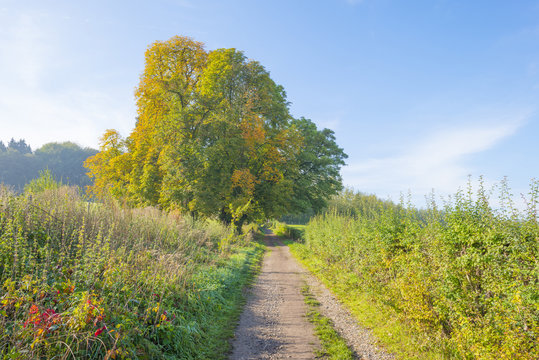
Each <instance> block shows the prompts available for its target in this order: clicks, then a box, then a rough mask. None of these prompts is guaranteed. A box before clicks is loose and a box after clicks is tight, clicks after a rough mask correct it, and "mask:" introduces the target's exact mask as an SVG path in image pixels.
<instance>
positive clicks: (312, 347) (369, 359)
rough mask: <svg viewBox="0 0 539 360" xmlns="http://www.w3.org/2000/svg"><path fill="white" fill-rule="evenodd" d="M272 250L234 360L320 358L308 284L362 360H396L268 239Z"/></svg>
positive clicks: (242, 327) (244, 321)
mask: <svg viewBox="0 0 539 360" xmlns="http://www.w3.org/2000/svg"><path fill="white" fill-rule="evenodd" d="M266 244H267V247H268V253H267V254H266V256H265V258H264V261H263V263H262V269H261V272H260V275H259V276H258V279H257V281H256V283H255V285H254V286H253V287H252V288H251V289H250V294H249V297H248V299H247V304H246V305H245V308H244V311H243V313H242V315H241V318H240V323H239V325H238V328H237V329H236V334H235V338H234V342H233V349H234V350H233V353H232V356H231V357H230V359H231V360H245V359H297V360H301V359H315V358H316V357H315V355H314V354H315V351H316V350H317V349H319V348H320V343H319V341H318V338H317V337H316V336H315V335H314V327H313V325H312V324H311V323H310V322H308V320H307V318H306V317H305V315H306V312H307V306H306V305H305V302H304V298H303V295H302V294H301V288H302V286H303V285H304V284H307V285H308V286H309V288H310V290H311V292H312V293H313V295H314V296H315V297H316V299H317V300H318V301H319V302H320V309H319V310H320V312H321V313H322V314H323V315H324V316H326V317H328V318H329V319H331V321H332V322H333V325H334V328H335V330H336V331H337V332H338V333H339V334H340V335H341V336H342V337H343V338H344V339H345V341H346V343H347V344H348V346H349V347H350V349H351V350H352V351H353V353H354V357H355V358H356V359H362V360H392V359H394V357H393V355H391V354H389V353H387V352H386V351H384V349H381V348H380V347H379V346H377V345H376V341H375V339H374V337H373V336H372V335H371V332H370V330H368V329H365V328H363V327H362V326H360V325H359V324H358V323H357V321H356V320H355V319H354V318H353V317H352V315H351V314H350V312H349V311H348V310H347V309H346V308H345V307H344V306H343V305H342V304H341V303H340V302H339V301H338V300H337V299H336V298H335V296H334V295H333V294H332V293H331V292H330V291H329V290H328V289H327V288H326V287H325V286H324V285H323V284H322V283H321V282H320V281H319V280H318V279H317V278H316V277H314V276H313V275H312V274H311V273H309V272H308V271H307V270H305V269H304V268H303V267H302V266H301V265H299V264H298V262H297V261H296V260H295V259H294V257H293V256H292V255H291V254H290V250H289V248H288V246H285V245H284V244H283V243H282V242H281V241H280V240H279V238H278V237H277V236H275V235H272V234H268V235H267V236H266Z"/></svg>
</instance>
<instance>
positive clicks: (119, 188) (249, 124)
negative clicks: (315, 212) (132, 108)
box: [86, 36, 345, 228]
mask: <svg viewBox="0 0 539 360" xmlns="http://www.w3.org/2000/svg"><path fill="white" fill-rule="evenodd" d="M135 96H136V100H137V108H138V118H137V122H136V126H135V129H134V130H133V132H132V133H131V135H130V136H129V137H128V138H127V139H125V140H124V139H121V138H119V136H118V134H117V132H115V131H113V130H110V131H108V132H107V133H106V134H105V135H104V137H103V138H102V143H101V152H100V153H99V154H97V155H96V156H95V157H93V158H90V159H89V160H88V161H87V163H86V165H87V167H88V168H89V170H90V172H89V175H90V176H91V177H93V178H95V182H94V186H93V187H92V189H91V190H92V191H93V193H94V194H96V195H100V196H104V195H106V194H112V195H114V196H117V197H122V198H123V199H124V200H126V201H128V202H129V203H130V204H132V205H134V206H145V205H158V206H161V207H163V208H168V209H180V210H182V211H188V212H191V213H193V214H198V215H202V216H219V217H220V218H221V219H222V220H223V221H225V222H234V223H235V224H236V226H238V228H240V227H241V224H242V223H243V222H244V221H246V220H249V219H251V220H253V219H261V218H267V217H273V216H279V215H282V214H283V213H286V212H290V211H295V210H298V209H303V208H305V207H310V208H318V207H319V203H320V201H319V198H325V197H327V196H328V195H331V194H332V193H335V192H336V191H338V190H339V189H340V183H341V181H340V177H339V174H338V172H339V168H340V166H341V165H342V164H343V162H342V159H343V158H344V157H345V155H344V153H343V152H342V149H340V148H338V147H337V145H336V144H335V141H334V140H335V138H334V137H333V134H332V133H331V132H328V131H329V130H323V131H321V132H319V131H318V130H317V129H316V126H315V125H314V124H313V123H312V122H310V121H308V120H305V119H300V120H294V119H293V118H292V117H291V116H290V114H289V109H288V102H287V100H286V94H285V92H284V89H283V88H282V87H281V86H279V85H277V84H276V83H275V82H274V81H273V80H272V79H271V78H270V76H269V73H268V72H267V71H266V70H265V69H264V67H263V66H262V65H260V64H259V63H258V62H256V61H252V60H248V59H247V58H246V57H245V55H244V54H243V53H242V52H241V51H238V50H236V49H217V50H213V51H209V52H207V51H205V50H204V47H203V44H201V43H200V42H196V41H193V40H192V39H190V38H187V37H179V36H176V37H173V38H171V39H170V40H168V41H163V42H162V41H157V42H155V43H154V44H152V45H151V46H149V47H148V50H147V51H146V66H145V70H144V72H143V74H142V75H141V78H140V83H139V86H138V88H137V89H136V92H135ZM311 141H314V142H315V144H313V146H314V147H316V149H314V148H313V146H310V145H309V146H306V144H308V143H310V142H311ZM314 150H315V151H316V152H314V153H313V154H311V155H312V156H315V157H316V156H318V155H319V154H321V155H322V156H323V159H322V158H321V159H318V160H316V161H314V162H313V161H311V162H312V163H313V164H316V165H311V166H308V165H307V164H306V162H307V161H309V159H310V157H309V155H308V154H307V153H306V152H309V151H314ZM317 188H318V189H319V190H320V192H319V194H318V195H313V194H314V193H315V192H316V191H317V190H316V189H317ZM305 191H307V192H308V193H309V194H308V195H306V194H305V193H304V192H305Z"/></svg>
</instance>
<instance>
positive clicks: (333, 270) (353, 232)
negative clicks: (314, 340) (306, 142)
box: [299, 181, 539, 359]
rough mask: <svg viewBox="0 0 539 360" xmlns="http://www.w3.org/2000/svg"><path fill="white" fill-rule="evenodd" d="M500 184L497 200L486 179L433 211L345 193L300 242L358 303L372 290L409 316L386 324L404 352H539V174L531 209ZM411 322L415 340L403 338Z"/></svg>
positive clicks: (396, 314)
mask: <svg viewBox="0 0 539 360" xmlns="http://www.w3.org/2000/svg"><path fill="white" fill-rule="evenodd" d="M500 189H501V192H500V199H499V200H498V203H499V204H501V206H497V207H496V208H493V207H492V206H491V205H490V199H489V196H488V195H487V191H485V189H484V188H483V187H482V186H481V187H480V190H479V191H478V192H477V193H473V192H472V191H471V187H470V189H469V190H468V192H459V193H457V194H456V195H455V196H454V198H453V199H454V200H453V202H452V203H448V204H445V206H444V207H443V208H438V207H437V205H436V204H435V203H434V202H432V203H431V206H430V207H429V209H427V210H426V211H424V212H419V211H417V210H416V209H414V208H413V207H407V206H405V205H403V204H401V205H395V204H391V203H388V202H384V201H380V200H377V199H376V198H375V197H369V196H365V195H362V194H353V193H351V192H348V193H344V194H342V195H341V196H339V197H336V198H335V199H334V200H333V205H335V206H336V207H335V208H334V210H329V211H327V212H326V213H325V214H323V215H319V216H317V217H315V218H313V219H312V220H311V221H310V222H309V224H308V225H307V226H306V229H305V243H304V245H299V246H300V248H301V249H302V250H301V251H300V252H301V253H302V256H303V258H304V259H307V260H305V261H307V262H309V263H310V264H311V266H313V267H314V270H315V271H316V272H318V273H319V274H320V275H321V276H322V277H324V278H325V279H326V280H327V281H328V282H329V283H331V284H332V286H334V287H335V288H336V289H340V290H338V292H339V291H340V294H343V297H345V298H348V300H349V305H350V306H351V307H352V308H354V307H357V306H358V305H357V304H358V301H359V300H358V299H367V301H366V302H365V303H364V304H375V305H374V306H375V307H376V309H377V311H376V312H377V313H378V315H379V313H381V312H385V318H386V321H387V323H388V324H395V322H396V321H395V320H397V322H400V323H401V324H404V325H403V326H401V329H404V328H406V329H407V330H406V331H403V332H398V331H397V330H396V329H395V328H391V326H393V325H390V328H389V329H387V328H386V330H385V333H384V332H383V331H382V332H379V335H380V334H381V337H382V338H384V337H385V339H383V340H385V341H384V342H385V343H386V345H387V344H389V345H388V346H390V350H392V351H395V352H396V353H398V354H400V355H401V356H402V357H403V358H455V359H537V358H539V344H538V341H537V339H538V338H539V273H538V269H537V264H538V263H539V224H538V220H537V210H538V209H537V204H538V202H537V201H538V198H539V182H537V181H536V182H534V183H532V186H531V190H530V196H529V199H528V202H527V208H526V209H525V210H524V211H521V210H519V209H517V208H516V207H515V206H514V205H513V203H512V199H511V197H510V196H509V195H508V194H510V191H509V189H508V188H507V185H506V183H505V182H503V183H502V184H501V186H500ZM345 301H346V300H345ZM365 306H366V305H365ZM369 306H372V305H369ZM378 315H377V316H378ZM376 326H382V325H381V324H377V325H376ZM388 326H389V325H388ZM404 332H409V333H410V334H413V335H411V336H412V338H413V339H414V340H410V341H407V340H406V341H401V342H400V343H399V342H398V341H396V338H395V336H396V335H395V334H397V333H398V334H399V335H397V337H398V336H402V333H404ZM392 334H393V336H392ZM392 346H393V347H392ZM428 354H431V355H428Z"/></svg>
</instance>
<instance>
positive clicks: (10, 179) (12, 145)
mask: <svg viewBox="0 0 539 360" xmlns="http://www.w3.org/2000/svg"><path fill="white" fill-rule="evenodd" d="M95 154H97V150H95V149H92V148H82V147H80V146H79V145H77V144H75V143H72V142H63V143H48V144H45V145H43V146H42V147H40V148H39V149H37V150H35V151H32V149H31V147H30V145H28V144H26V141H25V140H23V139H21V140H19V141H15V140H14V139H11V141H9V143H8V144H7V146H6V145H5V144H4V143H3V142H1V141H0V183H3V184H5V185H8V186H11V187H13V188H14V189H15V190H16V191H21V190H22V189H23V188H24V185H25V184H27V183H28V182H29V181H30V180H32V179H35V178H36V177H38V176H39V172H40V171H41V170H45V169H49V170H50V171H51V173H52V175H53V176H54V178H55V180H57V181H59V180H61V181H62V182H63V183H65V184H69V185H78V186H81V187H84V186H87V185H90V183H91V181H90V179H89V178H88V176H86V172H87V170H86V168H84V166H83V163H84V161H85V160H86V159H87V158H88V157H90V156H93V155H95Z"/></svg>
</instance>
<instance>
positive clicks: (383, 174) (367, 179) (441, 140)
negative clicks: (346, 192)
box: [343, 112, 530, 205]
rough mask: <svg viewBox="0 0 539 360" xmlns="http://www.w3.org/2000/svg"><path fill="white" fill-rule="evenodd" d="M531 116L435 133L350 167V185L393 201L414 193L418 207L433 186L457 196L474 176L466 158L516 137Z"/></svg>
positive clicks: (345, 173)
mask: <svg viewBox="0 0 539 360" xmlns="http://www.w3.org/2000/svg"><path fill="white" fill-rule="evenodd" d="M529 115H530V114H529V113H528V112H523V114H520V115H518V116H516V117H515V120H512V121H507V122H497V123H492V124H488V125H468V126H460V127H458V128H449V129H446V130H444V131H438V132H435V133H431V134H429V135H427V136H426V137H424V138H423V139H420V140H419V142H418V143H416V144H415V145H412V146H409V147H407V148H406V149H403V150H402V151H401V153H400V154H396V155H395V156H390V157H384V158H371V159H367V160H365V161H362V162H356V163H354V164H351V165H350V166H347V167H345V168H344V169H343V177H344V180H345V183H346V184H348V185H350V186H353V187H354V188H356V189H358V190H361V191H365V192H374V193H376V194H378V195H380V196H382V197H383V196H389V197H390V198H392V199H393V200H397V199H398V197H399V194H400V193H403V192H407V191H408V190H410V191H411V192H412V194H413V196H414V199H415V200H416V201H415V202H416V205H421V204H419V202H421V201H422V200H423V196H424V195H425V194H427V193H429V192H430V191H431V190H432V189H433V188H434V189H436V191H437V192H438V193H440V194H450V193H454V192H455V191H456V190H457V189H458V188H459V187H460V186H462V185H463V184H464V183H465V182H466V179H467V176H468V175H469V174H471V173H473V169H471V168H469V167H468V166H466V164H465V159H466V156H467V155H471V154H476V153H480V152H483V151H486V150H488V149H490V148H492V147H494V146H495V145H496V144H498V143H499V142H500V141H502V140H503V139H505V138H508V137H510V136H512V135H514V134H515V133H516V132H517V131H518V130H519V129H520V128H521V127H522V126H523V124H524V123H525V120H526V118H527V117H529Z"/></svg>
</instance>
